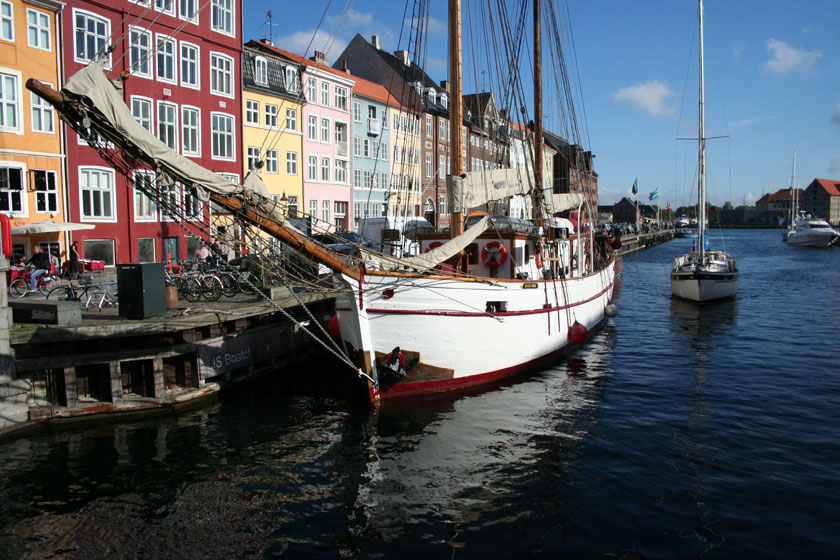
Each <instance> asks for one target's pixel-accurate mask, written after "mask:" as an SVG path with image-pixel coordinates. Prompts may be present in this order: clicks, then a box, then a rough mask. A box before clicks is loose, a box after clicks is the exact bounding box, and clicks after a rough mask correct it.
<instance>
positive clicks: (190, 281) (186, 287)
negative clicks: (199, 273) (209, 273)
mask: <svg viewBox="0 0 840 560" xmlns="http://www.w3.org/2000/svg"><path fill="white" fill-rule="evenodd" d="M178 297H179V298H182V299H185V300H187V301H189V302H192V303H195V302H197V301H198V300H200V299H201V284H199V283H198V280H196V279H195V278H181V281H180V282H178Z"/></svg>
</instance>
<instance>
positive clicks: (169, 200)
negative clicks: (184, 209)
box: [158, 181, 181, 222]
mask: <svg viewBox="0 0 840 560" xmlns="http://www.w3.org/2000/svg"><path fill="white" fill-rule="evenodd" d="M158 187H159V189H160V198H161V200H163V206H162V207H161V213H160V219H161V221H165V222H172V221H175V220H176V219H177V217H176V216H173V215H172V214H170V212H168V211H167V210H166V209H167V208H170V209H175V208H180V207H181V183H177V182H174V181H173V182H171V183H158Z"/></svg>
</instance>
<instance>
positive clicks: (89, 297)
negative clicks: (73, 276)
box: [47, 282, 119, 311]
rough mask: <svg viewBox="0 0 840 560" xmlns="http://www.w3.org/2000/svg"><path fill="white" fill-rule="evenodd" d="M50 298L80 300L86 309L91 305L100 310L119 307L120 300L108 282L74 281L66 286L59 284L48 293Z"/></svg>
mask: <svg viewBox="0 0 840 560" xmlns="http://www.w3.org/2000/svg"><path fill="white" fill-rule="evenodd" d="M47 299H48V300H59V301H60V300H66V301H78V302H80V303H81V304H82V305H83V306H84V308H85V309H89V308H90V307H91V306H93V307H96V308H97V309H99V310H100V311H101V310H102V309H103V308H105V307H117V305H119V300H118V299H117V294H115V293H112V292H111V291H110V290H109V289H108V285H106V284H87V285H74V284H73V283H72V282H71V283H69V284H68V285H66V286H58V287H57V288H53V289H52V290H50V291H49V293H47Z"/></svg>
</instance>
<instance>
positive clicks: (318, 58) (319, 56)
mask: <svg viewBox="0 0 840 560" xmlns="http://www.w3.org/2000/svg"><path fill="white" fill-rule="evenodd" d="M309 60H311V61H312V62H314V63H316V64H324V65H326V64H327V59H326V58H325V57H324V53H322V52H321V51H315V56H311V57H309Z"/></svg>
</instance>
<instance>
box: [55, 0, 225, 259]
mask: <svg viewBox="0 0 840 560" xmlns="http://www.w3.org/2000/svg"><path fill="white" fill-rule="evenodd" d="M63 22H64V23H63V29H62V34H63V42H64V48H63V51H62V52H63V57H64V60H63V67H64V72H65V76H66V77H69V76H72V75H73V74H74V73H75V72H76V71H77V70H79V69H80V68H82V67H83V66H84V65H87V64H89V63H90V62H91V61H94V60H102V61H104V64H105V67H106V68H107V69H108V77H110V78H117V77H119V76H120V75H121V73H122V74H124V75H130V77H129V78H128V79H127V80H126V81H125V82H124V88H123V96H124V99H125V102H126V105H127V106H128V107H129V108H130V109H131V110H132V112H133V114H134V117H135V118H136V119H137V121H138V122H140V124H142V125H143V126H145V127H146V128H147V129H148V130H150V131H151V132H153V133H154V134H155V135H156V136H157V137H158V138H159V139H161V140H162V141H163V142H164V143H166V144H168V145H169V146H170V147H171V148H172V149H174V150H176V151H177V152H178V153H180V154H182V155H184V156H186V157H188V158H190V159H192V160H193V161H195V162H196V163H198V164H199V165H201V166H204V167H206V168H207V169H210V170H212V171H215V172H217V173H219V174H222V175H225V176H228V177H230V179H231V180H232V181H237V182H238V181H240V179H241V176H242V157H241V153H242V150H241V149H240V148H241V134H242V133H241V122H240V119H241V109H240V107H241V101H240V90H241V79H240V76H239V69H240V53H241V51H242V3H241V0H212V1H211V2H207V3H201V2H199V1H198V0H133V1H130V0H113V1H110V2H105V1H101V2H100V1H84V0H68V1H67V3H66V7H65V8H64V12H63ZM66 155H67V177H68V181H67V182H68V189H67V191H68V201H67V208H69V209H70V215H69V219H70V220H71V221H74V222H82V223H89V224H94V225H95V226H96V227H95V228H94V229H91V230H84V231H79V232H74V233H73V238H74V239H75V240H77V241H79V242H80V246H81V248H82V253H83V256H84V257H86V258H93V259H100V260H104V261H105V262H106V264H108V265H112V264H114V263H116V262H151V261H163V260H165V259H166V257H167V255H169V254H171V255H172V258H173V259H176V260H178V259H188V258H192V251H193V248H194V247H195V246H196V245H197V241H196V240H195V239H193V238H191V237H190V235H189V229H188V228H187V229H185V228H184V227H182V225H181V223H180V222H178V221H176V220H172V219H171V218H170V217H169V216H168V215H167V214H166V213H165V212H164V211H163V210H162V209H161V208H159V207H158V206H157V205H155V204H154V203H153V202H152V201H151V200H150V199H148V198H146V197H145V196H144V195H143V194H142V193H141V192H139V191H136V190H134V189H131V188H127V184H126V183H127V181H126V179H125V178H124V177H123V176H122V175H120V174H119V173H117V172H116V171H115V170H114V169H112V168H111V167H109V166H108V164H107V163H105V162H104V161H103V160H102V159H101V158H100V157H99V155H98V154H97V152H96V151H95V150H94V149H93V148H91V147H89V146H87V145H86V144H85V143H84V142H83V141H81V140H80V139H79V137H78V135H77V134H76V133H74V132H72V131H70V132H69V133H68V135H67V150H66ZM154 179H155V178H154V177H152V176H140V177H135V178H134V180H135V181H141V180H146V181H152V180H154ZM159 188H161V189H166V193H165V196H166V197H168V198H169V199H170V200H172V201H173V202H177V203H179V204H180V203H183V204H184V205H185V206H186V207H188V208H191V209H192V213H193V215H192V216H191V217H190V218H189V221H193V222H201V223H204V224H205V225H209V223H210V214H209V212H210V211H209V207H208V206H207V205H206V204H204V205H202V204H201V203H200V202H199V201H197V200H195V199H194V197H193V196H192V194H191V193H190V192H189V191H187V190H186V189H184V187H183V186H182V185H179V184H177V183H176V184H173V185H161V186H160V187H159Z"/></svg>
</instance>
